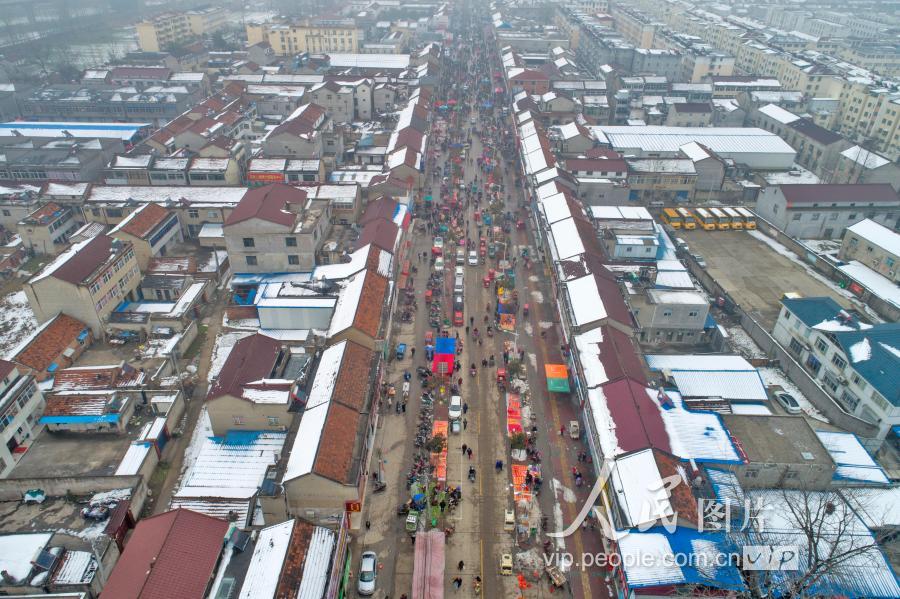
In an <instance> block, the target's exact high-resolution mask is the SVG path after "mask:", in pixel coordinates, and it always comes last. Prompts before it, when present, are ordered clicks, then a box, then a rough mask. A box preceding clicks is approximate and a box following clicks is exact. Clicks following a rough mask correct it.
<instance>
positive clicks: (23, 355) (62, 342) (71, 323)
mask: <svg viewBox="0 0 900 599" xmlns="http://www.w3.org/2000/svg"><path fill="white" fill-rule="evenodd" d="M92 341H93V335H91V330H90V329H89V328H88V327H87V326H86V325H85V324H84V323H83V322H81V321H80V320H78V319H77V318H72V317H71V316H68V315H66V314H57V315H56V316H55V317H53V318H51V319H50V320H48V321H47V322H45V323H44V324H42V325H41V326H39V327H38V328H37V330H35V331H34V332H33V333H32V334H31V335H29V336H28V337H27V338H26V339H25V340H24V341H22V342H21V343H20V344H19V345H18V346H16V347H15V348H14V349H13V350H12V351H11V352H10V354H9V357H10V359H11V360H13V361H14V362H16V363H17V364H21V365H22V366H25V367H27V368H30V369H31V372H32V374H33V375H34V378H35V379H36V380H37V381H39V382H40V381H44V380H46V379H48V378H51V377H52V376H54V374H55V373H56V372H58V371H60V370H62V369H64V368H68V367H69V366H72V365H73V364H74V363H75V361H76V360H77V359H78V357H79V356H80V355H81V354H83V353H84V351H85V350H86V349H87V348H88V347H90V345H91V342H92Z"/></svg>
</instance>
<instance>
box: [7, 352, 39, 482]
mask: <svg viewBox="0 0 900 599" xmlns="http://www.w3.org/2000/svg"><path fill="white" fill-rule="evenodd" d="M43 409H44V396H43V395H42V394H41V390H40V389H38V387H37V383H36V381H35V378H34V376H32V374H31V371H30V370H29V369H28V368H26V367H23V366H21V365H19V364H16V363H15V362H10V361H8V360H0V478H6V476H7V475H8V474H9V473H10V472H12V469H13V467H14V466H15V464H16V454H21V452H22V450H24V449H27V445H28V442H29V439H31V438H33V437H35V436H37V432H38V430H39V427H38V419H39V418H40V417H41V414H42V413H43Z"/></svg>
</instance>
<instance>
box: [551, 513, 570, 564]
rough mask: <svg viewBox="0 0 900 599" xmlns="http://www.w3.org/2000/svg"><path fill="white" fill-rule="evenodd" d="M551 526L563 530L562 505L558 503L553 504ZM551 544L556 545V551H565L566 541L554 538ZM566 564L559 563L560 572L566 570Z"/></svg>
mask: <svg viewBox="0 0 900 599" xmlns="http://www.w3.org/2000/svg"><path fill="white" fill-rule="evenodd" d="M553 524H555V525H556V530H558V531H562V530H565V523H564V522H563V511H562V505H561V504H560V503H559V502H558V501H554V502H553ZM553 542H554V543H555V544H556V549H557V550H558V551H565V550H566V541H565V539H564V538H563V537H554V539H553ZM564 566H568V564H567V563H566V564H563V563H560V570H564V569H565V570H568V567H564Z"/></svg>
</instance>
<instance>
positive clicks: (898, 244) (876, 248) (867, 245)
mask: <svg viewBox="0 0 900 599" xmlns="http://www.w3.org/2000/svg"><path fill="white" fill-rule="evenodd" d="M838 256H839V257H840V259H841V260H844V261H845V262H849V261H851V260H856V261H858V262H860V263H862V264H865V265H866V266H867V267H868V268H870V269H872V270H874V271H875V272H877V273H878V274H880V275H881V276H883V277H886V278H888V279H890V280H891V281H893V282H894V283H900V268H898V266H900V233H897V232H896V231H893V230H891V229H888V228H887V227H885V226H883V225H880V224H878V223H876V222H875V221H872V220H869V219H865V220H861V221H859V222H858V223H856V224H855V225H851V226H849V227H847V230H846V231H845V232H844V239H843V241H842V242H841V251H840V253H839V254H838Z"/></svg>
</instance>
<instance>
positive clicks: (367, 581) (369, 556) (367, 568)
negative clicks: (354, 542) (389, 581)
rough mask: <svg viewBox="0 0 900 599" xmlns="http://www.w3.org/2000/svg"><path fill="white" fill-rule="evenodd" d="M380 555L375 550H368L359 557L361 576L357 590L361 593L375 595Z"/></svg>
mask: <svg viewBox="0 0 900 599" xmlns="http://www.w3.org/2000/svg"><path fill="white" fill-rule="evenodd" d="M377 568H378V556H377V555H376V554H375V552H374V551H366V552H365V553H363V554H362V556H360V558H359V577H358V580H357V583H356V592H357V593H359V594H360V595H365V596H369V595H374V594H375V581H376V579H377V578H378V572H377Z"/></svg>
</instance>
